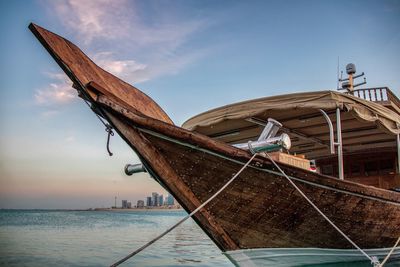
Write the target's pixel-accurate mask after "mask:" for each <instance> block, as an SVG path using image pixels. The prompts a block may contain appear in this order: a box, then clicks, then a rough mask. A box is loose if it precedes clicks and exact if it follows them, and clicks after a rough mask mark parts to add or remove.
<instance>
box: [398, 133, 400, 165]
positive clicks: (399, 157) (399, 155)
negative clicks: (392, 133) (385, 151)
mask: <svg viewBox="0 0 400 267" xmlns="http://www.w3.org/2000/svg"><path fill="white" fill-rule="evenodd" d="M397 173H400V134H398V135H397Z"/></svg>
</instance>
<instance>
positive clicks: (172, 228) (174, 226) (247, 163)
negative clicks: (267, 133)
mask: <svg viewBox="0 0 400 267" xmlns="http://www.w3.org/2000/svg"><path fill="white" fill-rule="evenodd" d="M256 156H257V154H254V155H253V156H252V157H251V158H250V159H249V160H248V161H247V162H246V164H244V165H243V167H242V168H241V169H240V170H239V171H238V172H237V173H236V174H235V175H234V176H233V177H232V178H231V179H230V180H229V181H228V182H227V183H226V184H225V185H224V186H222V187H221V188H220V189H219V190H218V191H217V192H216V193H215V194H214V195H212V196H211V197H210V198H209V199H207V200H206V201H205V202H204V203H203V204H201V205H200V206H199V207H198V208H196V209H195V210H194V211H192V212H191V213H190V214H188V215H186V216H185V217H184V218H183V219H181V220H180V221H178V222H177V223H176V224H174V225H173V226H171V227H170V228H168V229H167V230H165V231H164V232H163V233H162V234H160V235H158V236H157V237H155V238H154V239H152V240H151V241H149V242H148V243H146V244H145V245H143V246H141V247H140V248H138V249H137V250H135V251H133V252H132V253H130V254H129V255H127V256H126V257H124V258H122V259H120V260H119V261H117V262H115V263H113V264H111V265H110V267H115V266H118V265H120V264H121V263H123V262H125V261H127V260H128V259H130V258H132V257H133V256H135V255H136V254H138V253H139V252H141V251H142V250H144V249H145V248H147V247H148V246H150V245H151V244H153V243H155V242H156V241H157V240H159V239H160V238H162V237H163V236H165V235H166V234H168V233H169V232H171V231H172V230H174V229H175V228H176V227H178V226H179V225H180V224H182V223H183V222H184V221H186V220H187V219H189V218H190V217H192V216H193V215H194V214H196V213H197V212H198V211H199V210H201V209H202V208H203V207H204V206H205V205H207V204H208V203H209V202H210V201H211V200H213V199H214V198H215V197H216V196H218V195H219V194H220V193H221V192H222V191H224V189H225V188H227V187H228V186H229V185H230V184H231V183H232V182H233V181H234V180H235V179H236V178H237V177H238V176H239V174H241V173H242V172H243V171H244V170H245V169H246V168H247V166H248V165H249V164H250V162H251V161H252V160H253V159H254V158H255V157H256Z"/></svg>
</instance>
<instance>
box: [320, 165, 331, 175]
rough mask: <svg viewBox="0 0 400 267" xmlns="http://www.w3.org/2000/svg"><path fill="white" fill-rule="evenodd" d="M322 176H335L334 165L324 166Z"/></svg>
mask: <svg viewBox="0 0 400 267" xmlns="http://www.w3.org/2000/svg"><path fill="white" fill-rule="evenodd" d="M322 174H326V175H331V176H332V175H333V166H332V165H324V166H322Z"/></svg>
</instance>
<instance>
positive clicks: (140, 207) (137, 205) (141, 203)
mask: <svg viewBox="0 0 400 267" xmlns="http://www.w3.org/2000/svg"><path fill="white" fill-rule="evenodd" d="M150 200H151V198H150ZM136 207H137V208H138V209H142V208H143V207H144V201H143V200H138V201H137V204H136Z"/></svg>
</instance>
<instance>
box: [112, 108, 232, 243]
mask: <svg viewBox="0 0 400 267" xmlns="http://www.w3.org/2000/svg"><path fill="white" fill-rule="evenodd" d="M106 114H107V117H108V118H109V119H110V122H111V123H112V124H113V126H114V128H115V129H117V131H118V132H119V133H120V134H121V135H123V136H124V138H125V140H127V141H128V142H129V144H134V147H135V149H137V151H138V152H139V153H140V155H141V156H142V157H143V158H144V159H145V160H146V161H147V162H148V163H149V164H150V166H151V168H152V170H153V171H155V172H156V173H157V176H158V177H162V183H163V185H165V186H166V187H167V188H168V190H169V191H170V192H173V194H174V196H175V197H176V198H177V199H179V202H180V203H183V205H184V206H185V207H186V210H194V209H196V208H197V207H198V206H200V205H201V203H202V202H200V201H199V199H198V198H197V196H196V195H195V194H194V193H193V191H192V190H191V188H190V187H188V186H187V185H186V184H185V183H183V181H182V180H181V179H180V178H179V176H178V175H177V173H176V171H175V170H174V169H173V168H172V166H171V165H170V164H169V163H168V161H167V160H166V159H165V156H166V155H162V154H159V151H158V150H157V149H156V148H155V147H154V146H153V144H152V143H151V142H149V141H148V140H147V139H146V138H145V137H144V135H143V134H142V133H141V132H139V131H138V130H136V129H133V128H132V127H129V125H127V124H125V123H124V122H122V121H121V120H120V119H118V118H117V117H116V116H114V115H112V114H110V113H108V112H107V113H106ZM195 218H196V219H197V221H198V222H199V223H200V225H201V226H202V228H203V229H204V230H205V231H206V232H207V233H208V234H209V235H210V236H211V237H212V239H213V240H217V242H216V243H217V244H218V245H219V246H220V247H221V248H224V249H226V248H228V249H229V250H234V249H237V248H238V246H237V244H236V243H235V242H234V241H233V240H232V239H231V238H230V236H229V235H228V234H227V233H226V232H225V230H224V229H223V228H222V227H221V226H220V225H219V224H218V222H216V221H215V219H214V217H213V216H211V215H210V213H209V212H208V210H206V209H201V210H200V211H199V212H198V213H197V214H196V215H195Z"/></svg>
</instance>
